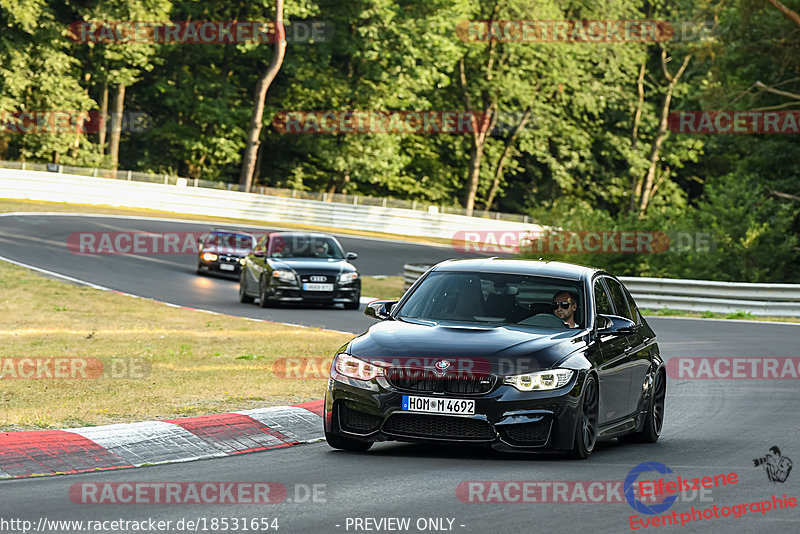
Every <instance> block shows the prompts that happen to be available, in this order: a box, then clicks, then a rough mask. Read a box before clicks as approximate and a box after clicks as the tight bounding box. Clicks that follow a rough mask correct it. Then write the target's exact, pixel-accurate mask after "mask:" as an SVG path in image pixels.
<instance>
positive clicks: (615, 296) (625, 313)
mask: <svg viewBox="0 0 800 534" xmlns="http://www.w3.org/2000/svg"><path fill="white" fill-rule="evenodd" d="M606 286H607V287H608V291H609V293H610V294H611V302H612V303H613V304H614V309H615V310H616V311H617V315H619V316H621V317H625V318H626V319H630V320H631V321H633V315H632V314H631V310H630V309H629V308H628V299H626V298H625V290H624V289H622V286H621V285H620V284H619V282H617V281H616V280H613V279H611V278H606Z"/></svg>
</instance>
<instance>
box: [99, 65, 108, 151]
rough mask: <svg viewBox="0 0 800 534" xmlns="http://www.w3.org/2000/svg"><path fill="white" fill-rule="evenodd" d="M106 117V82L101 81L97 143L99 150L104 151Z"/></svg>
mask: <svg viewBox="0 0 800 534" xmlns="http://www.w3.org/2000/svg"><path fill="white" fill-rule="evenodd" d="M106 117H108V82H107V81H106V82H103V95H102V96H101V97H100V124H99V125H98V128H99V130H98V132H97V133H98V134H99V136H98V138H97V144H98V145H100V152H101V153H105V151H106V149H105V146H106V127H107V126H106Z"/></svg>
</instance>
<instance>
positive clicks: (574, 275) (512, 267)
mask: <svg viewBox="0 0 800 534" xmlns="http://www.w3.org/2000/svg"><path fill="white" fill-rule="evenodd" d="M434 269H435V270H436V271H453V272H464V271H473V272H475V271H478V272H486V273H506V274H526V275H537V276H547V277H551V278H564V279H567V280H582V279H585V278H591V277H592V276H593V275H594V274H595V273H600V272H603V271H601V270H600V269H594V268H592V267H586V266H584V265H575V264H574V263H563V262H560V261H540V260H516V259H506V258H476V259H466V260H447V261H444V262H442V263H439V264H438V265H436V266H435V267H434Z"/></svg>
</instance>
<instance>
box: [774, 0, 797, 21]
mask: <svg viewBox="0 0 800 534" xmlns="http://www.w3.org/2000/svg"><path fill="white" fill-rule="evenodd" d="M767 2H769V3H770V4H772V5H773V6H775V8H776V9H777V10H778V11H780V12H781V13H783V14H784V15H786V16H787V17H789V18H790V19H792V20H793V21H794V23H795V24H797V25H798V26H800V15H798V14H797V12H795V11H792V10H791V9H789V8H788V7H786V6H785V5H783V4H782V3H780V2H779V1H778V0H767Z"/></svg>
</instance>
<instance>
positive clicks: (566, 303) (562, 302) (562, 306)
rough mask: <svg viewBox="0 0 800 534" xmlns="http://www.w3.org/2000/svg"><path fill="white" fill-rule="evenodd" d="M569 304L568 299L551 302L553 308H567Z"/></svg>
mask: <svg viewBox="0 0 800 534" xmlns="http://www.w3.org/2000/svg"><path fill="white" fill-rule="evenodd" d="M571 304H572V303H571V302H570V301H568V300H564V301H561V302H554V303H553V309H557V308H558V307H559V306H561V309H562V310H568V309H569V307H570V305H571Z"/></svg>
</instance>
